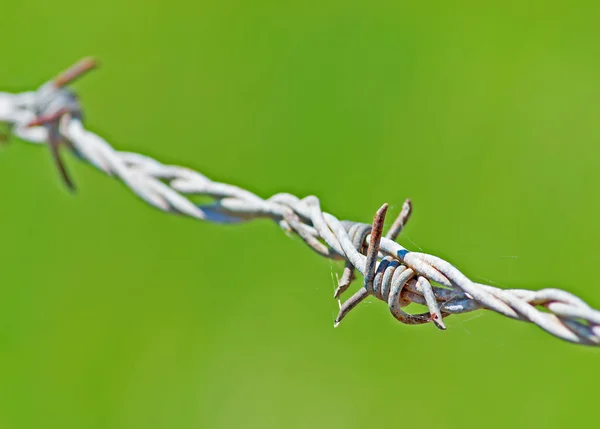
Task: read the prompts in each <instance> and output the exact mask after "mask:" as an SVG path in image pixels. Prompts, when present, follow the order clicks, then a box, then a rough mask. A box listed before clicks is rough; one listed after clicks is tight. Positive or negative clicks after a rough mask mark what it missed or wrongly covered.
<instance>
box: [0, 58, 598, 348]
mask: <svg viewBox="0 0 600 429" xmlns="http://www.w3.org/2000/svg"><path fill="white" fill-rule="evenodd" d="M95 66H96V63H95V61H94V60H93V59H90V58H86V59H83V60H82V61H80V62H79V63H77V64H75V65H74V66H72V67H71V68H69V69H68V70H67V71H65V72H64V73H62V74H60V75H59V76H58V77H56V78H54V79H53V80H51V81H49V82H47V83H45V84H43V85H42V86H41V87H40V88H39V89H38V90H36V91H31V92H23V93H18V94H11V93H0V122H3V123H5V124H7V125H8V128H9V130H8V135H7V136H4V137H5V138H8V137H10V135H15V136H17V137H19V138H21V139H22V140H25V141H28V142H32V143H40V144H46V145H47V146H48V147H49V148H50V151H51V153H52V157H53V159H54V161H55V162H56V164H57V166H58V169H59V172H60V175H61V177H62V179H63V181H64V182H65V184H66V185H67V187H68V188H69V189H71V190H74V189H75V185H74V183H73V181H72V180H71V179H70V176H69V174H68V172H67V170H66V169H65V167H64V165H63V163H62V160H61V158H60V153H59V150H60V148H61V147H63V146H64V147H66V148H67V149H68V150H70V151H72V152H73V153H74V154H75V155H76V156H77V157H79V158H80V159H82V160H84V161H86V162H88V163H90V164H92V165H93V166H94V167H96V168H97V169H99V170H100V171H102V172H104V173H106V174H107V175H110V176H113V177H116V178H118V179H120V180H121V181H122V182H123V183H124V184H125V185H126V186H127V187H129V188H130V189H131V190H132V191H133V192H134V193H135V194H136V195H138V196H139V197H140V198H142V199H143V200H144V201H146V202H147V203H148V204H150V205H152V206H154V207H155V208H157V209H159V210H162V211H164V212H169V213H176V214H179V215H184V216H189V217H192V218H195V219H198V220H204V221H208V222H216V223H238V222H245V221H249V220H252V219H257V218H269V219H272V220H274V221H275V222H277V223H278V224H279V226H280V227H281V228H282V229H283V230H284V231H286V232H288V233H290V234H296V235H298V236H299V237H300V238H301V239H302V240H303V241H304V242H305V243H306V244H307V245H308V246H309V247H310V248H311V249H312V250H314V251H315V252H316V253H318V254H319V255H321V256H323V257H326V258H330V259H336V260H344V261H345V266H344V270H343V273H342V276H341V277H340V278H339V280H338V287H337V289H336V291H335V293H334V298H336V299H338V300H339V299H340V297H341V295H342V294H343V293H344V292H346V290H347V289H348V287H349V286H350V284H351V283H352V281H353V280H354V279H355V275H356V271H358V272H359V273H360V274H362V275H363V277H364V282H363V287H361V288H360V289H359V290H358V291H357V292H356V293H355V294H354V295H352V296H351V297H350V298H349V299H347V300H346V301H345V302H344V303H343V304H342V303H340V311H339V314H338V316H337V317H336V320H335V326H337V325H338V324H339V323H340V322H341V321H342V319H343V318H344V317H345V316H346V315H347V314H348V313H349V312H350V311H351V310H352V309H353V308H354V307H356V306H357V305H358V304H359V303H360V302H361V301H363V300H364V299H365V298H367V297H368V296H374V297H376V298H378V299H380V300H382V301H384V302H386V303H387V305H388V308H389V310H390V313H391V314H392V315H393V316H394V317H395V318H396V319H397V320H399V321H400V322H402V323H405V324H423V323H429V322H432V323H433V324H434V325H435V326H436V327H438V328H439V329H446V327H445V324H444V318H446V317H448V316H450V315H452V314H460V313H467V312H471V311H475V310H482V309H487V310H492V311H495V312H497V313H499V314H501V315H504V316H506V317H509V318H511V319H516V320H522V321H527V322H531V323H533V324H535V325H537V326H539V327H540V328H542V329H543V330H545V331H546V332H548V333H550V334H552V335H554V336H556V337H558V338H560V339H563V340H566V341H569V342H572V343H577V344H584V345H592V346H599V345H600V311H598V310H595V309H593V308H591V307H590V306H589V305H587V304H586V303H585V302H584V301H583V300H582V299H580V298H578V297H577V296H575V295H573V294H571V293H569V292H566V291H563V290H559V289H553V288H547V289H542V290H538V291H530V290H524V289H499V288H496V287H493V286H488V285H484V284H480V283H475V282H473V281H471V280H470V279H469V278H468V277H466V276H465V275H464V274H463V273H461V272H460V271H459V270H458V269H457V268H456V267H454V266H453V265H452V264H450V263H449V262H447V261H445V260H443V259H441V258H438V257H436V256H433V255H429V254H425V253H420V252H412V251H409V250H408V249H406V248H404V247H403V246H401V245H400V244H399V243H398V242H396V239H397V237H398V236H399V234H400V233H401V232H402V229H403V227H404V226H405V225H406V223H407V222H408V220H409V218H410V215H411V212H412V204H411V202H410V200H406V201H405V202H404V205H403V207H402V211H401V213H400V214H399V215H398V217H397V218H396V220H395V221H394V223H393V224H392V226H391V228H390V229H389V231H387V233H386V234H385V236H384V235H383V224H384V220H385V215H386V212H387V207H388V206H387V204H384V205H383V206H382V207H381V208H380V209H379V210H378V211H377V213H376V214H375V217H374V219H373V223H372V224H365V223H360V222H354V221H347V220H339V219H338V218H336V217H335V216H333V215H332V214H329V213H326V212H324V211H322V210H321V205H320V201H319V199H318V198H317V197H315V196H307V197H304V198H298V197H296V196H294V195H292V194H288V193H280V194H276V195H273V196H271V197H269V198H267V199H263V198H261V197H259V196H258V195H255V194H254V193H252V192H249V191H247V190H245V189H242V188H239V187H237V186H233V185H229V184H226V183H219V182H215V181H212V180H210V179H209V178H208V177H206V176H204V175H203V174H201V173H199V172H197V171H194V170H191V169H189V168H185V167H180V166H175V165H165V164H162V163H160V162H159V161H157V160H155V159H152V158H150V157H147V156H144V155H141V154H137V153H130V152H120V151H117V150H115V149H114V148H113V147H112V146H111V145H110V144H109V143H108V142H106V141H105V140H104V139H103V138H102V137H100V136H98V135H97V134H94V133H92V132H90V131H88V130H87V129H86V128H85V127H84V124H83V113H82V108H81V105H80V103H79V100H78V98H77V96H76V95H75V93H73V92H72V91H71V90H69V89H68V88H67V87H66V85H68V84H69V83H71V82H72V81H73V80H75V79H77V78H78V77H80V76H82V75H83V74H84V73H86V72H87V71H89V70H91V69H93V68H94V67H95ZM195 195H203V196H209V197H212V198H213V199H214V202H213V203H211V204H202V205H198V204H195V203H193V202H192V201H191V200H190V199H188V197H187V196H195ZM410 303H417V304H422V305H425V306H427V308H428V312H425V313H422V314H409V313H407V312H405V311H404V310H403V308H404V307H405V306H407V305H408V304H410Z"/></svg>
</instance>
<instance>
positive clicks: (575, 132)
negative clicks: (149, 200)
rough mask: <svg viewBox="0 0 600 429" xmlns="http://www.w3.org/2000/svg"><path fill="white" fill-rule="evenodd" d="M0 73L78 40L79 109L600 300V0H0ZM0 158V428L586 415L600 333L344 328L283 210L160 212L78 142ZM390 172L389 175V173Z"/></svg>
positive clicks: (243, 176) (192, 163)
mask: <svg viewBox="0 0 600 429" xmlns="http://www.w3.org/2000/svg"><path fill="white" fill-rule="evenodd" d="M0 10H1V11H2V16H3V19H2V35H1V36H0V37H1V42H0V43H1V46H2V65H1V66H0V90H4V91H13V92H17V91H23V90H31V89H34V88H35V87H37V86H38V85H39V84H41V83H42V82H44V81H45V80H47V79H49V78H50V77H52V76H54V75H55V74H56V73H57V72H58V71H60V70H62V69H64V68H65V67H66V66H68V65H69V64H71V63H73V62H74V61H76V60H77V59H79V58H80V57H82V56H86V55H94V56H96V57H97V58H99V59H100V61H101V62H102V68H101V70H99V71H97V72H94V73H93V74H90V75H89V76H87V77H86V78H85V79H83V80H81V81H79V82H77V84H76V85H75V88H76V89H77V91H78V92H79V93H80V95H81V98H82V100H83V103H84V105H85V107H86V113H87V124H88V126H89V128H90V129H92V130H94V131H96V132H98V133H100V134H102V135H103V136H105V137H106V138H107V139H109V141H111V142H112V143H114V145H115V146H116V147H117V148H119V149H123V150H131V151H139V152H142V153H145V154H149V155H152V156H155V157H157V158H158V159H160V160H162V161H164V162H169V163H176V164H182V165H186V166H189V167H193V168H196V169H199V170H200V171H201V172H203V173H205V174H206V175H208V176H209V177H211V178H214V179H216V180H220V181H226V182H229V183H233V184H237V185H241V186H244V187H246V188H248V189H250V190H252V191H254V192H256V193H258V194H259V195H262V196H265V197H266V196H269V195H272V194H274V193H276V192H281V191H288V192H292V193H295V194H297V195H299V196H305V195H309V194H315V195H318V196H319V197H320V198H321V199H322V204H323V207H324V208H325V209H326V210H328V211H330V212H332V213H335V214H336V215H337V216H339V217H340V218H348V219H353V220H361V221H367V222H369V221H370V220H371V219H372V215H373V213H374V211H375V210H376V209H377V208H378V207H379V206H380V205H381V204H382V203H384V202H389V203H391V204H392V213H391V215H390V217H393V215H395V214H396V213H397V212H398V211H399V209H400V206H401V203H402V201H403V200H404V198H406V197H410V198H412V200H413V202H414V206H415V209H414V214H413V218H412V220H411V222H410V223H409V225H408V227H407V229H406V233H405V234H404V235H403V236H402V238H401V240H400V241H401V242H402V243H403V244H404V245H406V246H407V247H409V248H411V249H422V250H423V251H426V252H431V253H434V254H437V255H439V256H442V257H445V258H447V259H449V260H450V261H451V262H453V263H454V264H455V265H457V266H458V267H459V268H461V269H462V270H463V271H464V272H465V273H466V274H468V275H469V276H471V277H472V278H473V279H476V280H479V281H482V282H487V283H491V284H495V285H501V286H503V287H526V288H542V287H549V286H553V287H560V288H565V289H568V290H569V291H572V292H574V293H576V294H578V295H580V296H581V297H582V298H584V299H586V300H587V301H588V302H590V303H591V304H592V305H595V306H596V307H598V306H600V288H598V285H597V283H596V281H597V277H598V275H597V273H596V269H597V268H598V265H599V264H600V255H598V251H597V243H598V241H599V240H600V227H598V222H597V217H598V211H599V209H600V198H599V197H598V191H597V189H598V184H599V183H600V168H599V167H600V165H599V164H600V161H599V154H600V150H599V145H600V129H599V128H600V127H599V121H598V118H599V116H600V32H599V30H598V22H599V20H600V3H598V2H576V1H575V2H566V1H563V2H558V1H555V2H548V1H537V2H536V1H531V2H522V1H494V2H476V1H455V2H447V1H438V2H400V1H379V0H372V1H369V2H363V1H322V0H321V1H311V0H308V1H302V2H280V1H257V0H255V1H247V2H239V1H219V2H207V1H199V2H191V1H179V0H171V1H169V2H166V1H163V2H157V1H149V0H145V1H140V0H137V1H116V0H104V1H101V2H81V1H73V0H68V1H61V2H58V3H56V2H48V1H45V0H44V1H42V0H36V1H22V2H17V1H12V2H4V3H2V6H1V8H0ZM67 162H68V164H69V167H70V170H71V172H72V174H73V176H74V178H75V180H76V182H77V184H78V186H79V192H78V194H77V195H76V196H72V195H70V194H69V193H68V192H67V191H66V190H65V189H64V187H63V186H62V184H61V183H60V182H59V179H58V176H57V174H56V171H55V168H54V166H53V165H52V163H51V161H50V158H49V155H48V153H47V151H46V150H45V149H44V148H41V147H39V146H35V145H29V144H26V143H23V142H20V141H13V142H12V143H11V144H10V145H7V146H6V147H5V148H3V149H2V150H1V151H0V182H1V183H2V186H0V198H1V201H2V209H1V210H0V222H1V225H2V245H1V248H0V259H1V260H2V261H3V263H2V269H1V270H0V273H1V274H0V285H1V286H0V368H1V369H0V427H1V428H6V429H12V428H61V429H68V428H85V429H87V428H90V429H95V428H98V429H100V428H123V429H125V428H126V429H134V428H144V429H149V428H169V429H173V428H182V429H183V428H234V427H242V428H342V427H343V428H364V427H374V428H377V427H400V426H404V427H415V426H417V425H419V426H421V427H439V428H470V427H490V428H492V427H499V428H506V427H527V428H535V427H545V428H550V427H557V428H558V427H566V426H567V425H569V426H576V425H583V426H585V427H594V425H595V424H597V421H598V417H597V416H598V409H597V389H598V383H599V381H600V372H599V369H598V368H599V367H598V362H599V359H600V352H599V351H598V350H594V349H590V348H585V347H580V346H574V345H571V344H568V343H564V342H561V341H559V340H557V339H555V338H553V337H551V336H549V335H547V334H546V333H544V332H543V331H541V330H540V329H539V328H537V327H535V326H533V325H528V324H525V323H520V322H515V321H512V320H508V319H505V318H503V317H501V316H499V315H496V314H492V313H475V314H471V315H463V316H458V317H452V318H449V319H448V320H447V325H448V330H447V331H446V332H440V331H437V330H436V329H435V328H434V327H433V326H432V325H426V326H417V327H414V326H412V327H411V326H403V325H401V324H399V323H397V322H396V321H395V320H394V319H393V318H392V317H391V316H390V315H389V313H388V311H387V309H386V306H385V305H384V304H383V303H381V302H379V301H376V300H374V299H371V300H370V301H369V302H370V304H366V305H362V306H361V307H359V308H358V309H356V310H355V311H354V312H353V313H351V314H350V316H349V317H348V318H347V319H346V320H345V321H344V322H343V324H342V325H341V326H340V327H339V328H338V329H333V326H332V325H333V319H334V315H335V313H336V311H337V304H336V302H335V301H334V300H333V299H332V292H333V289H334V285H333V280H332V278H333V277H334V276H335V273H338V272H340V270H341V267H340V266H339V264H332V263H331V262H329V261H327V260H323V259H320V258H319V257H318V256H317V255H316V254H314V253H313V252H311V251H310V250H308V249H307V248H306V247H305V246H304V245H303V243H301V242H300V241H299V240H297V239H291V238H289V237H286V236H285V235H284V234H283V233H282V232H281V231H280V230H279V229H278V227H277V226H276V225H275V224H273V223H272V222H269V221H257V222H254V223H248V224H244V225H239V226H220V225H211V224H203V223H197V222H195V221H192V220H189V219H183V218H178V217H174V216H170V215H165V214H163V213H160V212H158V211H155V210H153V209H151V208H149V207H148V206H146V205H145V204H144V203H143V202H141V201H140V200H138V199H137V198H135V197H133V196H132V194H131V193H130V192H129V191H128V190H127V189H126V188H125V187H124V186H123V185H121V184H120V183H119V182H118V181H116V180H113V179H110V178H107V177H104V176H103V175H102V174H100V173H99V172H97V171H96V170H94V169H93V168H92V167H90V166H88V165H85V164H83V163H80V162H78V161H77V160H75V159H74V158H73V157H70V156H68V157H67ZM372 171H374V172H375V173H376V177H375V176H374V175H373V174H372V173H371V172H372Z"/></svg>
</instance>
